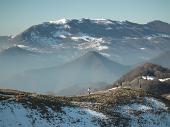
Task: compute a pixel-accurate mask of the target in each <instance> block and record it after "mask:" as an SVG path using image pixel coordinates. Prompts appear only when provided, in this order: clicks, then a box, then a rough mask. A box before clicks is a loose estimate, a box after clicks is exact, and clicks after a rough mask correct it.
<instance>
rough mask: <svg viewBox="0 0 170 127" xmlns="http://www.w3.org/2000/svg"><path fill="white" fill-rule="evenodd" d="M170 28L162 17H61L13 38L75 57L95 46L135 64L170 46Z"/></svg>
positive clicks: (122, 60)
mask: <svg viewBox="0 0 170 127" xmlns="http://www.w3.org/2000/svg"><path fill="white" fill-rule="evenodd" d="M169 29H170V25H169V24H168V23H164V22H161V21H153V22H149V23H147V24H137V23H132V22H129V21H123V22H119V21H113V20H110V19H61V20H57V21H49V22H44V23H42V24H38V25H34V26H32V27H30V28H28V29H27V30H25V31H24V32H22V33H21V34H19V35H17V36H15V37H14V38H13V42H14V43H17V44H21V45H25V46H31V47H34V48H36V49H37V50H38V51H46V52H48V51H49V52H55V53H59V52H60V53H61V52H62V51H63V50H64V51H67V52H68V53H67V55H68V56H69V54H70V53H71V54H72V56H73V57H75V56H76V54H81V53H82V52H87V51H89V50H96V51H99V52H101V53H103V54H105V55H106V56H108V57H110V58H111V59H113V60H116V61H117V62H120V63H124V62H125V61H126V64H134V63H137V62H140V61H143V60H146V59H150V58H152V57H153V56H156V54H158V53H160V52H162V51H166V50H170V43H169V41H170V31H169ZM129 56H131V57H129Z"/></svg>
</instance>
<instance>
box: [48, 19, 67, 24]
mask: <svg viewBox="0 0 170 127" xmlns="http://www.w3.org/2000/svg"><path fill="white" fill-rule="evenodd" d="M69 21H70V20H68V19H60V20H56V21H49V23H53V24H66V23H67V22H69Z"/></svg>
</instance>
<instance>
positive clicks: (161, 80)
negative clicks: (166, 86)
mask: <svg viewBox="0 0 170 127" xmlns="http://www.w3.org/2000/svg"><path fill="white" fill-rule="evenodd" d="M168 80H170V78H164V79H159V81H160V82H165V81H168Z"/></svg>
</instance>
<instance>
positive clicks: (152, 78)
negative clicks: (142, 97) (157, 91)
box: [142, 76, 155, 80]
mask: <svg viewBox="0 0 170 127" xmlns="http://www.w3.org/2000/svg"><path fill="white" fill-rule="evenodd" d="M142 79H145V80H154V79H155V77H154V76H142Z"/></svg>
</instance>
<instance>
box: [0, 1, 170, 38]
mask: <svg viewBox="0 0 170 127" xmlns="http://www.w3.org/2000/svg"><path fill="white" fill-rule="evenodd" d="M169 12H170V0H0V35H15V34H18V33H20V32H22V31H23V30H25V29H26V28H28V27H30V26H32V25H35V24H39V23H42V22H45V21H50V20H57V19H61V18H78V19H79V18H107V19H113V20H119V21H124V20H129V21H132V22H136V23H147V22H149V21H152V20H162V21H165V22H168V23H170V13H169Z"/></svg>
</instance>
